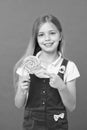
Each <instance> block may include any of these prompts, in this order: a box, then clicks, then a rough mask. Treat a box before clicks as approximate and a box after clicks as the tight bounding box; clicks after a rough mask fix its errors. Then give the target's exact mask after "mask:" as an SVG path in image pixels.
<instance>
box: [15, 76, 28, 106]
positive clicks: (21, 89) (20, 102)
mask: <svg viewBox="0 0 87 130" xmlns="http://www.w3.org/2000/svg"><path fill="white" fill-rule="evenodd" d="M29 81H30V80H29V79H28V78H26V77H21V76H20V77H19V81H18V84H17V91H16V95H15V106H16V107H18V108H21V107H23V106H24V105H25V103H26V100H27V97H28V89H29V83H30V82H29Z"/></svg>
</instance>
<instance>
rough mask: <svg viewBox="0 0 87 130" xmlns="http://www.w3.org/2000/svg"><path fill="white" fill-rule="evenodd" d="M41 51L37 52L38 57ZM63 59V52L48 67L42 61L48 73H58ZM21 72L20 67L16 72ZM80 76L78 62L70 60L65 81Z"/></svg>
mask: <svg viewBox="0 0 87 130" xmlns="http://www.w3.org/2000/svg"><path fill="white" fill-rule="evenodd" d="M41 53H42V52H41V51H39V52H38V53H37V54H36V57H37V58H39V56H40V55H41ZM62 61H63V57H62V55H61V53H59V57H58V58H57V59H56V60H55V61H54V62H52V63H51V64H49V65H48V66H47V67H45V66H44V64H43V63H41V65H42V66H43V67H44V68H45V69H46V70H47V72H48V73H54V74H58V72H59V70H60V66H61V63H62ZM21 72H22V68H21V67H19V68H18V69H17V71H16V73H17V74H19V75H20V73H21ZM79 76H80V73H79V70H78V68H77V66H76V64H75V63H74V62H73V61H70V60H69V61H68V64H67V68H66V71H65V74H64V82H69V81H71V80H74V79H76V78H78V77H79Z"/></svg>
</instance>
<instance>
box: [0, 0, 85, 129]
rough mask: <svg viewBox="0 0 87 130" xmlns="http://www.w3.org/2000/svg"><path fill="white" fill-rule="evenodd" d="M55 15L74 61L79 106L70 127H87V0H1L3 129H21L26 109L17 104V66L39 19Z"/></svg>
mask: <svg viewBox="0 0 87 130" xmlns="http://www.w3.org/2000/svg"><path fill="white" fill-rule="evenodd" d="M47 13H49V14H53V15H55V16H56V17H58V18H59V20H60V21H61V24H62V27H63V32H64V38H65V41H66V43H65V56H67V57H68V58H69V59H70V60H72V61H74V62H75V63H76V65H77V67H78V69H79V71H80V74H81V77H80V78H79V79H78V80H77V107H76V109H75V111H73V112H72V113H70V112H68V115H69V130H87V0H0V130H21V125H22V121H23V109H17V108H16V107H15V105H14V87H13V67H14V65H15V64H16V62H17V61H18V60H19V59H20V57H21V56H22V55H23V54H24V52H25V50H26V48H27V45H28V42H29V38H30V36H31V29H32V26H33V22H34V21H35V19H36V18H37V17H38V16H40V15H43V14H47Z"/></svg>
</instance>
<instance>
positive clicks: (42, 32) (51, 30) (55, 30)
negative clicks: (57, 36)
mask: <svg viewBox="0 0 87 130" xmlns="http://www.w3.org/2000/svg"><path fill="white" fill-rule="evenodd" d="M52 31H54V32H57V31H56V30H49V32H52ZM38 33H44V31H43V32H38Z"/></svg>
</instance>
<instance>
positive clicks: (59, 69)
mask: <svg viewBox="0 0 87 130" xmlns="http://www.w3.org/2000/svg"><path fill="white" fill-rule="evenodd" d="M40 54H41V52H39V53H38V54H37V55H36V56H37V57H39V55H40ZM47 71H48V72H49V73H52V72H54V73H55V74H58V75H59V76H60V78H61V79H62V80H64V82H68V81H70V80H73V79H75V78H77V77H79V76H80V74H79V71H78V69H77V67H76V65H75V64H74V63H73V62H72V61H68V60H67V59H64V58H63V57H62V56H61V54H60V56H59V58H58V59H57V60H56V61H54V62H53V63H52V64H50V65H49V66H48V68H47ZM30 77H31V83H30V89H29V95H28V99H27V103H26V106H25V110H24V122H23V130H68V119H67V110H66V108H65V106H64V104H63V102H62V99H61V97H60V94H59V92H58V90H57V89H56V88H52V87H51V86H50V84H49V78H39V77H37V76H35V75H34V74H30Z"/></svg>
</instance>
